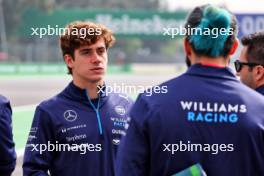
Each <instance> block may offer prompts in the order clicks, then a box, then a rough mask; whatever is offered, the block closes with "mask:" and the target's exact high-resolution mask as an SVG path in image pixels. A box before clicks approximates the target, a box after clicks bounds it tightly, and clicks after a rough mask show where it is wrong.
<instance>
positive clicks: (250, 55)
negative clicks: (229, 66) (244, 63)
mask: <svg viewBox="0 0 264 176" xmlns="http://www.w3.org/2000/svg"><path fill="white" fill-rule="evenodd" d="M241 43H242V45H243V46H247V47H248V48H247V54H246V57H247V60H248V62H253V63H258V64H261V65H264V32H256V33H254V34H250V35H247V36H244V37H242V39H241Z"/></svg>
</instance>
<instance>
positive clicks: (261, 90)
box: [256, 85, 264, 95]
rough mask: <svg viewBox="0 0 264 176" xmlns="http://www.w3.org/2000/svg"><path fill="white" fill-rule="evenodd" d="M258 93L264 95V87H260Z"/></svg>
mask: <svg viewBox="0 0 264 176" xmlns="http://www.w3.org/2000/svg"><path fill="white" fill-rule="evenodd" d="M256 91H257V92H259V93H260V94H262V95H264V85H262V86H260V87H258V88H257V89H256Z"/></svg>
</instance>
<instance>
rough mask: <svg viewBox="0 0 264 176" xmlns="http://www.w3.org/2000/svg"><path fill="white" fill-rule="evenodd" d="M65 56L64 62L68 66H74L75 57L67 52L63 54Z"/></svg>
mask: <svg viewBox="0 0 264 176" xmlns="http://www.w3.org/2000/svg"><path fill="white" fill-rule="evenodd" d="M63 58H64V62H65V63H66V64H67V66H68V67H70V68H72V67H73V62H74V59H73V58H72V56H71V55H69V54H65V55H64V56H63Z"/></svg>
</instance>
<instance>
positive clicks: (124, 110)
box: [115, 105, 126, 115]
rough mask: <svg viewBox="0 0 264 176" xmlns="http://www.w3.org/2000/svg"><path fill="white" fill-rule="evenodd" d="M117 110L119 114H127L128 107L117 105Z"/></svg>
mask: <svg viewBox="0 0 264 176" xmlns="http://www.w3.org/2000/svg"><path fill="white" fill-rule="evenodd" d="M115 112H116V113H117V114H119V115H125V114H126V109H125V108H124V107H123V106H120V105H118V106H116V107H115Z"/></svg>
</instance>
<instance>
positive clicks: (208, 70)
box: [186, 64, 239, 82]
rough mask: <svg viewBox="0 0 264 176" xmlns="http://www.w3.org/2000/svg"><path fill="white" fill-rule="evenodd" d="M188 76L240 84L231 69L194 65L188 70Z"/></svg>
mask: <svg viewBox="0 0 264 176" xmlns="http://www.w3.org/2000/svg"><path fill="white" fill-rule="evenodd" d="M186 74H188V75H197V76H202V77H214V78H218V79H219V78H220V79H223V78H224V79H232V80H235V81H238V82H239V80H238V79H237V78H236V76H235V74H234V73H233V71H232V70H231V69H230V68H229V67H223V68H220V67H214V66H205V65H202V64H194V65H192V66H191V67H190V68H189V69H188V70H187V72H186Z"/></svg>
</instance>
